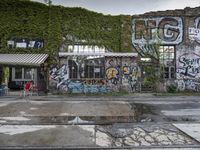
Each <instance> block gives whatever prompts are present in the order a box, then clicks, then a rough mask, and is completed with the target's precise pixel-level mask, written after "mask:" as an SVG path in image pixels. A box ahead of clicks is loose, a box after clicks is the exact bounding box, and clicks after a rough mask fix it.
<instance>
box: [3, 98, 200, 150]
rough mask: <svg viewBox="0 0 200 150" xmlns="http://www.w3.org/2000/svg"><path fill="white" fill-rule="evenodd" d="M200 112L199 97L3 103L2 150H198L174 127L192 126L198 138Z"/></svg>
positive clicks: (195, 143)
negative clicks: (42, 149) (22, 149)
mask: <svg viewBox="0 0 200 150" xmlns="http://www.w3.org/2000/svg"><path fill="white" fill-rule="evenodd" d="M120 99H121V100H120ZM199 112H200V97H196V96H195V97H194V96H192V97H185V96H184V98H183V97H156V96H135V97H134V96H130V97H128V96H125V97H121V98H120V97H105V98H103V97H87V96H86V97H81V98H80V97H79V96H78V97H75V96H74V97H64V96H57V95H52V96H33V97H28V98H25V99H24V98H21V97H12V98H9V97H3V98H1V99H0V149H3V148H6V147H9V146H14V147H24V146H25V147H26V148H28V147H64V148H70V147H73V148H77V147H79V148H80V147H90V148H92V147H93V148H94V147H96V148H99V147H102V148H124V149H125V148H131V147H132V148H133V147H138V148H143V149H145V147H146V148H147V147H148V149H151V148H154V147H156V148H158V149H159V148H160V147H165V148H167V147H168V148H174V147H176V148H177V149H178V148H182V149H183V148H184V147H185V148H192V149H200V145H199V141H198V139H196V137H193V136H191V135H190V134H189V133H187V132H184V129H181V128H178V127H177V126H176V125H175V124H177V123H181V124H183V125H185V124H190V125H192V124H195V131H197V130H198V132H199V130H200V128H199V127H200V123H199V122H200V117H199ZM186 128H187V127H186ZM36 137H37V138H36Z"/></svg>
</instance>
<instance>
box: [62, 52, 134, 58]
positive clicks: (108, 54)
mask: <svg viewBox="0 0 200 150" xmlns="http://www.w3.org/2000/svg"><path fill="white" fill-rule="evenodd" d="M67 56H107V57H108V56H110V57H137V56H138V53H68V52H59V57H67Z"/></svg>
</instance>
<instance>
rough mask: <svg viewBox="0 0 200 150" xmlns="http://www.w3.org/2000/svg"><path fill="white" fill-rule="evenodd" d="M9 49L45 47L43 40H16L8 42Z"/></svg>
mask: <svg viewBox="0 0 200 150" xmlns="http://www.w3.org/2000/svg"><path fill="white" fill-rule="evenodd" d="M7 45H8V48H33V49H40V48H43V47H44V40H42V39H33V40H29V39H15V40H9V41H7Z"/></svg>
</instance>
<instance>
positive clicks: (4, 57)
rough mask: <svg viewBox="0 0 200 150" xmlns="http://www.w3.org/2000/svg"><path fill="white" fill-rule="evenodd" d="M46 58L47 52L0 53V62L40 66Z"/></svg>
mask: <svg viewBox="0 0 200 150" xmlns="http://www.w3.org/2000/svg"><path fill="white" fill-rule="evenodd" d="M47 58H48V54H0V64H4V65H18V66H19V65H21V66H40V65H41V64H42V63H44V62H45V60H46V59H47Z"/></svg>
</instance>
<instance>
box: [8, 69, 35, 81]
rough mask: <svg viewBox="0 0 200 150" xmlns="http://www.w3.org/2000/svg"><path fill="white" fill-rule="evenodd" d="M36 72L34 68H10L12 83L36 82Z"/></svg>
mask: <svg viewBox="0 0 200 150" xmlns="http://www.w3.org/2000/svg"><path fill="white" fill-rule="evenodd" d="M36 75H37V70H36V69H34V68H20V67H16V68H12V81H30V80H36Z"/></svg>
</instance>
